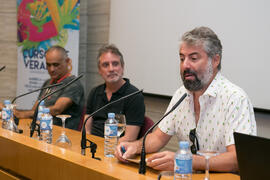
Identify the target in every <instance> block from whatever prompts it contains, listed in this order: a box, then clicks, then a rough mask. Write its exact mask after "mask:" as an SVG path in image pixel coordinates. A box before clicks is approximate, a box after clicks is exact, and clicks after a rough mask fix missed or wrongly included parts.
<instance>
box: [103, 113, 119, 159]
mask: <svg viewBox="0 0 270 180" xmlns="http://www.w3.org/2000/svg"><path fill="white" fill-rule="evenodd" d="M117 129H118V123H117V120H116V119H115V114H114V113H108V119H107V120H106V121H105V126H104V138H105V142H104V155H105V156H106V157H114V150H115V148H116V146H117V141H118V138H117Z"/></svg>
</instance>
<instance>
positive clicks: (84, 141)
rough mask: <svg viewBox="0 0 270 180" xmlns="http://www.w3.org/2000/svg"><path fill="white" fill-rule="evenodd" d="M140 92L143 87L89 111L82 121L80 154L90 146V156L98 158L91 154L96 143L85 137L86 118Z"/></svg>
mask: <svg viewBox="0 0 270 180" xmlns="http://www.w3.org/2000/svg"><path fill="white" fill-rule="evenodd" d="M141 92H143V89H141V90H138V91H135V92H133V93H130V94H128V95H126V96H123V97H121V98H119V99H117V100H115V101H112V102H110V103H108V104H106V105H105V106H102V107H101V108H99V109H97V110H96V111H94V112H93V113H91V114H90V115H89V116H88V117H87V118H86V119H85V121H84V123H83V127H82V139H81V154H82V155H84V156H85V149H86V148H89V147H90V148H91V152H92V158H94V159H98V158H95V155H94V154H93V153H95V151H96V148H97V145H96V144H95V143H93V142H92V141H90V140H88V139H86V132H85V124H86V122H87V120H88V119H89V118H90V117H92V116H94V115H95V114H96V113H98V112H99V111H101V110H103V109H105V108H106V107H108V106H110V105H112V104H115V103H117V102H119V101H122V100H124V99H127V98H129V97H131V96H134V95H136V94H139V93H141ZM87 141H88V142H90V146H86V142H87Z"/></svg>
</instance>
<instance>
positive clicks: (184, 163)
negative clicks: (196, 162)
mask: <svg viewBox="0 0 270 180" xmlns="http://www.w3.org/2000/svg"><path fill="white" fill-rule="evenodd" d="M175 164H176V165H175V173H177V174H191V173H192V159H187V160H182V159H175Z"/></svg>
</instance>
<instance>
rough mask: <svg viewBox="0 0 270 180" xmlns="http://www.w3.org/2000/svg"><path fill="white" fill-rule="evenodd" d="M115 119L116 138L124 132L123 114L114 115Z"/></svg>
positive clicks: (124, 117)
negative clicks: (116, 124)
mask: <svg viewBox="0 0 270 180" xmlns="http://www.w3.org/2000/svg"><path fill="white" fill-rule="evenodd" d="M115 119H116V120H117V121H118V130H117V137H118V138H119V137H120V136H121V134H122V133H123V132H124V131H125V130H126V116H125V115H124V114H116V115H115Z"/></svg>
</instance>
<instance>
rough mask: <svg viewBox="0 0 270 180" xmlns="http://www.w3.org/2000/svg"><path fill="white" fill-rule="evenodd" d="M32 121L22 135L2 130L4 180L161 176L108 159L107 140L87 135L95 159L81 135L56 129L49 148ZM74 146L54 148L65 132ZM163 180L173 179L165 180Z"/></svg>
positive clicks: (217, 177) (146, 179) (219, 179)
mask: <svg viewBox="0 0 270 180" xmlns="http://www.w3.org/2000/svg"><path fill="white" fill-rule="evenodd" d="M1 123H2V122H1ZM30 124H31V119H21V120H20V123H19V126H18V127H19V129H23V133H22V134H18V133H15V132H12V131H9V130H6V129H2V128H1V127H0V179H98V180H99V179H101V180H103V179H104V180H105V179H106V180H107V179H129V180H133V179H134V180H150V179H157V177H158V175H159V174H160V173H161V172H159V171H157V170H154V169H151V168H149V167H147V169H146V174H145V175H142V174H139V173H138V168H139V165H138V164H136V163H129V164H126V163H121V162H119V161H118V160H117V159H116V158H107V157H104V138H101V137H97V136H93V135H87V138H88V139H89V140H91V141H93V142H95V143H96V144H97V151H96V154H95V157H99V158H100V159H101V160H96V159H93V158H91V152H90V149H86V156H83V155H81V153H80V152H81V147H80V141H81V132H79V131H75V130H71V129H63V128H62V127H60V126H53V142H52V144H47V143H45V142H42V141H38V140H36V139H34V138H30V136H29V135H30V128H29V127H30ZM63 130H64V131H65V132H66V135H67V136H68V137H69V139H70V140H71V142H72V146H71V147H70V148H68V149H65V148H61V147H58V146H56V145H54V143H55V141H56V139H57V138H58V137H59V136H60V134H61V132H62V131H63ZM203 178H204V174H203V173H200V174H193V175H192V179H193V180H202V179H203ZM210 178H211V179H212V180H227V179H230V180H240V177H239V176H238V175H235V174H231V173H210ZM161 179H173V176H166V177H164V176H162V178H161Z"/></svg>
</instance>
